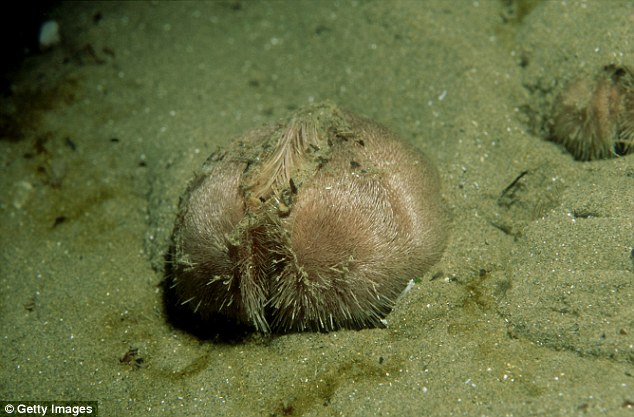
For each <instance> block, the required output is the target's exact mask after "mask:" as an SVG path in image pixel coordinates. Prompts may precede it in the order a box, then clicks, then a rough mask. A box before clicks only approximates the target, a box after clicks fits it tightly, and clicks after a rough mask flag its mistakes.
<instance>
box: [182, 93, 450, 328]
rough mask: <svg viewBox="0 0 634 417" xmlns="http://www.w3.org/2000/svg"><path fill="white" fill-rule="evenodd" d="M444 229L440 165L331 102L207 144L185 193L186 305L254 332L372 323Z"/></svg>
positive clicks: (427, 262)
mask: <svg viewBox="0 0 634 417" xmlns="http://www.w3.org/2000/svg"><path fill="white" fill-rule="evenodd" d="M446 238H447V231H446V216H445V212H444V209H443V206H442V201H441V197H440V190H439V179H438V174H437V172H436V170H435V168H434V167H433V166H432V165H431V164H430V162H429V161H428V160H427V159H426V158H425V157H424V156H423V155H421V154H420V153H418V152H416V151H415V150H413V149H412V148H410V147H408V146H406V145H405V144H404V143H402V142H401V141H400V140H398V139H397V138H395V137H394V136H393V135H392V134H391V133H390V132H388V131H387V130H386V129H385V128H383V127H381V126H379V125H377V124H375V123H373V122H371V121H369V120H366V119H362V118H359V117H357V116H354V115H352V114H349V113H346V112H343V111H341V110H339V109H338V108H337V107H335V106H334V105H332V104H329V103H325V104H319V105H315V106H310V107H308V108H305V109H301V110H299V111H298V112H296V113H295V114H294V115H293V116H292V117H291V119H290V120H289V121H288V122H287V123H285V124H281V125H279V126H276V127H273V128H269V129H262V130H257V131H254V132H251V133H250V134H248V135H247V136H245V137H244V138H242V139H241V140H240V141H238V142H237V143H236V144H235V146H234V147H233V148H231V149H230V150H228V151H226V152H223V153H217V154H214V155H212V157H210V158H209V159H208V161H207V162H206V163H205V165H204V167H203V171H202V173H201V174H200V175H198V176H197V177H196V178H195V179H194V180H193V181H192V183H191V184H190V185H189V187H188V190H187V191H186V193H185V194H184V196H183V197H182V199H181V206H180V212H179V215H178V218H177V221H176V225H175V228H174V234H173V245H172V248H171V256H170V259H171V262H172V265H171V267H170V271H171V280H172V282H173V289H174V291H175V292H176V294H177V295H178V297H179V299H180V302H181V303H182V304H185V305H187V306H190V308H191V310H192V311H194V312H195V313H196V314H200V315H201V316H202V317H203V318H207V317H210V318H211V317H214V316H223V317H226V318H229V319H231V320H235V321H236V322H239V323H244V324H248V325H251V326H253V327H254V328H256V329H257V330H259V331H263V332H268V331H279V332H287V331H302V330H323V331H329V330H335V329H338V328H363V327H374V326H377V325H379V324H380V322H381V319H382V318H384V317H385V315H386V314H387V313H389V311H390V310H391V309H392V308H393V306H394V303H395V301H396V299H397V297H398V296H399V295H400V294H401V293H402V291H403V290H404V288H405V287H406V285H407V283H408V282H409V280H410V279H412V278H415V277H418V276H420V275H421V274H423V273H425V272H426V271H427V270H428V269H429V268H430V267H431V265H433V264H434V263H435V262H436V261H437V260H438V259H439V258H440V256H441V255H442V252H443V250H444V247H445V242H446Z"/></svg>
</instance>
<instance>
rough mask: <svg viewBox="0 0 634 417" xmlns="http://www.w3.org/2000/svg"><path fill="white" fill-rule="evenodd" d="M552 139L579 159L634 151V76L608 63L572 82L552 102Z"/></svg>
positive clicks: (630, 72) (612, 155)
mask: <svg viewBox="0 0 634 417" xmlns="http://www.w3.org/2000/svg"><path fill="white" fill-rule="evenodd" d="M550 127H551V129H550V131H551V140H552V141H554V142H557V143H560V144H562V145H563V146H564V147H565V148H566V149H567V150H568V151H569V152H570V153H571V154H572V155H573V156H574V157H575V159H577V160H580V161H589V160H594V159H603V158H611V157H614V156H622V155H625V154H628V153H630V152H632V151H633V150H634V75H633V74H632V71H631V70H630V69H629V68H628V67H617V66H615V65H607V66H605V67H603V68H602V69H601V70H600V71H599V72H598V73H597V74H596V75H595V76H594V77H590V78H587V77H582V78H579V79H576V80H574V81H573V82H571V83H570V84H569V85H568V86H566V88H565V89H564V90H563V91H562V92H561V93H560V94H559V96H558V97H557V99H556V100H555V102H554V105H553V111H552V119H551V123H550Z"/></svg>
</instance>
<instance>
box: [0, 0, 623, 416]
mask: <svg viewBox="0 0 634 417" xmlns="http://www.w3.org/2000/svg"><path fill="white" fill-rule="evenodd" d="M51 17H52V18H54V19H55V20H57V21H58V22H59V24H60V28H61V34H62V40H63V41H62V44H61V45H59V46H57V47H55V48H53V49H51V50H49V51H47V52H45V53H39V54H35V55H33V56H31V57H29V58H27V59H26V60H25V61H24V63H23V64H22V67H21V68H20V69H19V71H17V72H16V73H15V74H14V75H13V76H12V86H11V93H10V94H7V95H5V96H4V97H2V119H1V121H2V123H1V127H2V131H1V132H0V133H1V134H2V137H1V140H0V148H1V149H0V163H1V165H2V175H1V177H0V189H2V194H1V198H0V214H1V217H0V236H2V237H1V241H0V245H1V247H0V253H1V256H2V259H1V261H0V326H1V327H0V329H1V332H0V336H1V339H0V355H2V357H1V360H0V400H27V399H28V400H96V401H98V402H99V411H100V415H103V416H116V415H129V416H146V415H152V416H157V415H166V416H167V415H169V416H173V415H182V416H198V415H200V416H256V415H260V416H287V415H293V416H295V415H296V416H300V415H302V416H339V415H341V416H373V415H377V416H378V415H380V416H405V415H429V416H450V415H478V416H501V415H506V416H527V415H633V413H634V260H633V254H632V248H633V246H634V155H629V156H625V157H621V158H615V159H607V160H599V161H592V162H579V161H575V160H574V159H573V158H572V157H571V156H570V155H569V154H568V153H567V152H565V151H564V150H563V149H562V148H561V147H559V146H557V145H556V144H553V143H551V142H548V141H546V140H544V131H543V129H542V127H543V126H542V123H541V122H540V120H543V118H544V117H546V116H545V115H547V114H548V109H549V107H550V104H551V103H552V102H553V98H554V95H555V94H556V92H557V91H558V90H560V89H561V86H562V85H565V83H567V82H569V81H570V80H572V79H574V78H577V77H584V76H590V74H593V73H594V72H596V71H597V69H600V68H602V67H603V66H605V65H617V66H618V65H628V66H633V65H634V43H633V42H634V6H633V5H632V3H631V2H627V1H623V2H616V1H509V2H502V1H459V0H456V1H446V0H437V1H388V2H381V1H367V2H366V1H349V2H348V1H346V2H343V1H341V2H336V1H323V2H317V1H303V2H295V1H290V0H289V1H276V2H242V1H226V2H81V3H73V2H69V3H62V4H61V5H60V6H59V7H58V8H56V9H55V10H54V11H53V12H52V16H51ZM322 100H331V101H333V102H336V103H337V104H338V105H339V106H341V107H342V108H345V109H349V110H351V111H354V112H356V113H359V114H363V115H365V116H367V117H370V118H372V119H374V120H376V121H378V122H380V123H382V124H384V125H386V126H387V127H389V128H390V129H391V130H393V131H394V132H396V133H397V134H398V135H400V136H401V137H402V138H403V139H404V140H406V141H409V142H411V143H414V144H415V145H416V146H418V147H419V148H421V149H422V150H423V151H424V152H425V153H426V154H427V155H428V156H429V157H430V158H431V159H432V160H434V161H435V162H436V164H437V166H438V168H439V170H440V174H441V177H442V182H443V193H444V198H445V200H446V202H447V206H448V210H449V211H450V213H451V217H452V227H451V238H450V242H449V246H448V248H447V250H446V252H445V255H444V257H443V259H442V260H441V262H440V263H438V264H437V265H435V267H434V268H433V269H432V270H431V271H430V272H429V273H427V274H426V275H425V276H423V277H420V278H421V279H420V282H418V284H416V285H415V287H414V288H413V290H412V291H410V293H409V294H407V296H406V297H404V299H403V300H401V301H400V302H399V304H398V305H397V307H396V308H395V310H394V311H393V312H392V313H391V314H390V315H389V316H388V317H387V321H388V325H387V327H386V328H384V329H368V330H362V331H338V332H332V333H328V334H319V333H299V334H291V335H284V336H274V337H261V336H258V335H251V336H249V337H247V338H246V339H245V340H243V341H241V342H240V343H223V342H218V341H214V340H203V339H200V338H198V337H196V336H195V335H193V334H191V333H189V332H187V331H185V330H183V329H181V328H177V327H175V326H173V325H172V324H170V322H169V321H168V320H167V318H166V316H165V313H164V311H165V310H164V306H163V296H162V287H161V282H162V281H163V255H164V253H165V250H166V248H167V244H168V240H169V235H170V233H171V228H172V225H173V221H174V214H175V210H176V207H177V203H178V198H179V195H180V194H181V193H182V191H183V190H184V188H185V186H186V184H187V181H188V180H189V179H190V178H191V176H192V174H193V172H194V171H195V170H196V169H197V168H198V167H199V166H200V165H201V164H202V162H203V161H204V160H205V159H206V157H207V156H208V155H209V154H210V153H211V152H212V151H213V150H214V149H216V148H217V147H218V146H223V145H226V144H227V143H229V141H230V140H231V139H232V138H234V137H236V136H238V135H240V133H242V132H244V131H246V130H249V129H251V128H254V127H257V126H260V125H262V124H264V123H273V122H275V121H277V120H279V119H281V118H284V117H285V116H287V115H288V114H289V113H290V112H291V111H292V110H294V109H296V108H298V107H301V106H304V105H306V104H308V103H312V102H318V101H322ZM516 179H517V181H515V180H516Z"/></svg>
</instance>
